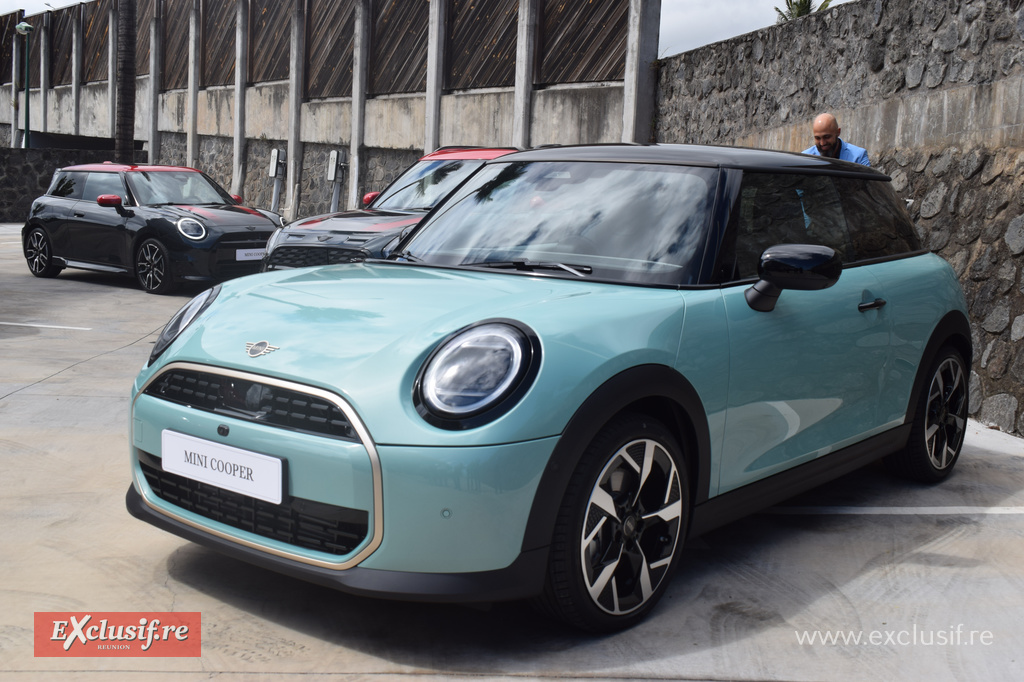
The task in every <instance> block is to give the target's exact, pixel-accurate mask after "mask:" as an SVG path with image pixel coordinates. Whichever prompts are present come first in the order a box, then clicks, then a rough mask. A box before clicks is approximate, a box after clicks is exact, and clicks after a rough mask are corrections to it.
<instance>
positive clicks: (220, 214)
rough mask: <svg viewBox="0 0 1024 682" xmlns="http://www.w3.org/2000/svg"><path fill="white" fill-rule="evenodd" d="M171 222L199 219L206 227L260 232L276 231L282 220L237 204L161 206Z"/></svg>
mask: <svg viewBox="0 0 1024 682" xmlns="http://www.w3.org/2000/svg"><path fill="white" fill-rule="evenodd" d="M153 210H158V211H160V212H161V213H163V214H164V215H165V216H167V217H169V218H170V219H171V220H178V219H180V218H198V219H199V220H201V221H202V222H203V223H204V224H205V225H208V226H217V227H224V228H232V227H255V228H256V229H258V230H271V231H272V230H274V229H276V228H277V227H278V226H279V225H280V218H278V217H277V216H276V215H275V214H273V213H271V212H270V211H260V210H257V209H255V208H249V207H248V206H239V205H237V204H218V205H212V206H211V205H207V204H204V205H202V206H185V205H174V206H160V207H157V208H156V209H153Z"/></svg>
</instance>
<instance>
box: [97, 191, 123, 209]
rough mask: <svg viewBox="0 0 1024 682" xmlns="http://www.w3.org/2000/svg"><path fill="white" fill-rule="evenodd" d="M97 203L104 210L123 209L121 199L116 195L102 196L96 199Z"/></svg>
mask: <svg viewBox="0 0 1024 682" xmlns="http://www.w3.org/2000/svg"><path fill="white" fill-rule="evenodd" d="M96 203H97V204H99V205H100V206H103V207H104V208H121V197H119V196H117V195H116V194H101V195H99V196H98V197H96Z"/></svg>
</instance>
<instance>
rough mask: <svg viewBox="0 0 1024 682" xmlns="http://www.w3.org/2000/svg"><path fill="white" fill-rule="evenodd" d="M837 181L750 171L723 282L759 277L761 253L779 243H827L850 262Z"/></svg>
mask: <svg viewBox="0 0 1024 682" xmlns="http://www.w3.org/2000/svg"><path fill="white" fill-rule="evenodd" d="M832 180H833V178H831V177H829V176H825V175H785V174H779V173H753V172H745V173H744V174H743V181H742V182H741V184H740V192H739V199H738V201H737V204H736V205H734V206H733V207H732V211H731V213H730V217H729V225H728V227H727V228H726V236H725V242H724V243H723V245H722V253H721V255H720V257H719V268H718V281H721V282H728V281H733V280H739V279H747V278H751V277H756V276H757V266H758V264H759V262H760V260H761V254H762V253H763V252H764V251H765V249H767V248H768V247H770V246H774V245H776V244H822V245H825V246H829V247H831V248H833V249H835V250H836V252H837V253H838V254H839V256H840V257H841V258H842V259H843V261H844V262H846V261H847V257H848V254H849V253H850V252H851V244H850V237H849V230H848V229H847V225H846V219H845V217H844V213H843V206H842V203H841V201H840V197H839V193H838V191H837V188H836V186H835V184H834V183H833V182H832Z"/></svg>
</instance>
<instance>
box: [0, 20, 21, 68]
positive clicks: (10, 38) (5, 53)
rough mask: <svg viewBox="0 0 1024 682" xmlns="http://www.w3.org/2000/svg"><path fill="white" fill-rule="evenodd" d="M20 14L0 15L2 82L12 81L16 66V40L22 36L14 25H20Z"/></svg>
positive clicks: (0, 66)
mask: <svg viewBox="0 0 1024 682" xmlns="http://www.w3.org/2000/svg"><path fill="white" fill-rule="evenodd" d="M18 21H19V19H18V15H17V14H16V13H15V14H5V15H3V16H2V17H0V84H7V85H9V84H10V83H11V78H12V76H13V71H12V69H13V68H14V44H15V43H14V41H15V39H18V40H19V41H20V40H21V36H19V35H18V34H17V32H15V30H14V27H15V26H17V25H18Z"/></svg>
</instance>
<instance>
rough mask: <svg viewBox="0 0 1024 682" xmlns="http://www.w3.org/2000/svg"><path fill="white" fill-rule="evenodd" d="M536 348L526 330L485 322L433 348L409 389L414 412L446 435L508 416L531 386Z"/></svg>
mask: <svg viewBox="0 0 1024 682" xmlns="http://www.w3.org/2000/svg"><path fill="white" fill-rule="evenodd" d="M540 355H541V347H540V340H539V339H538V337H537V335H536V334H535V333H534V332H533V330H532V329H530V328H529V327H527V326H525V325H523V324H521V323H519V322H516V321H514V320H504V319H498V320H484V321H481V322H478V323H476V324H473V325H470V326H469V327H464V328H462V329H460V330H458V331H456V332H455V333H453V334H451V335H449V336H448V337H447V338H445V339H444V340H443V341H442V342H441V343H439V344H438V345H437V347H436V348H435V349H434V351H433V352H432V353H431V354H430V355H429V356H428V357H427V360H426V361H425V362H424V363H423V366H422V367H421V368H420V371H419V374H418V375H417V377H416V383H415V385H414V388H413V402H414V404H415V406H416V410H417V412H418V413H419V414H420V416H421V417H423V419H424V420H426V421H427V422H428V423H430V424H432V425H434V426H438V427H440V428H444V429H449V430H463V429H471V428H475V427H478V426H482V425H483V424H486V423H488V422H490V421H493V420H494V419H497V418H498V417H500V416H501V415H503V414H505V413H506V412H508V411H509V410H510V409H512V407H514V406H515V405H516V403H518V402H519V399H520V398H522V396H523V395H524V394H525V393H526V391H527V390H528V389H529V387H530V386H531V385H532V384H533V379H534V378H535V377H536V375H537V371H538V369H539V367H540Z"/></svg>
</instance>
